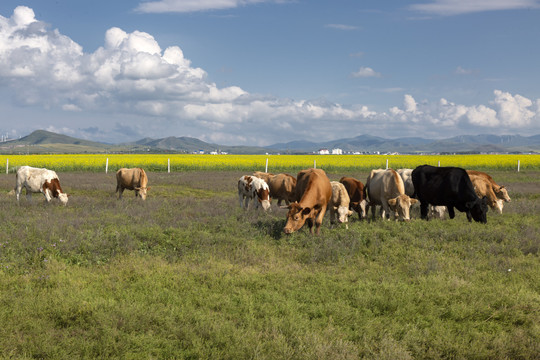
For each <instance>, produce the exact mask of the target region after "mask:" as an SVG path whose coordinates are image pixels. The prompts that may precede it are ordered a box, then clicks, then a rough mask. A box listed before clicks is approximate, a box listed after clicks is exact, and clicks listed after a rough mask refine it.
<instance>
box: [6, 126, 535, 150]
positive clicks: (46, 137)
mask: <svg viewBox="0 0 540 360" xmlns="http://www.w3.org/2000/svg"><path fill="white" fill-rule="evenodd" d="M324 148H326V149H329V150H331V149H335V148H339V149H342V150H343V152H344V153H355V152H360V153H376V152H379V153H405V154H407V153H410V154H415V153H530V152H532V153H540V135H534V136H529V137H527V136H521V135H502V136H499V135H489V134H486V135H462V136H455V137H451V138H447V139H440V140H434V139H424V138H419V137H404V138H397V139H385V138H382V137H377V136H371V135H360V136H356V137H354V138H343V139H337V140H332V141H326V142H320V143H316V142H310V141H292V142H287V143H278V144H274V145H271V146H267V147H257V146H229V145H219V144H212V143H207V142H204V141H202V140H199V139H196V138H192V137H185V136H183V137H174V136H169V137H166V138H162V139H152V138H144V139H140V140H138V141H135V142H130V143H121V144H106V143H101V142H94V141H88V140H82V139H78V138H74V137H71V136H67V135H62V134H57V133H53V132H50V131H45V130H36V131H34V132H32V133H31V134H29V135H28V136H25V137H23V138H20V139H18V140H12V141H8V142H3V143H0V153H13V154H17V153H33V154H34V153H142V152H144V153H164V152H168V153H194V152H197V153H199V152H201V151H202V152H205V153H209V152H213V151H217V152H226V153H230V154H265V153H283V154H286V153H289V154H300V153H313V152H316V151H318V150H319V149H324Z"/></svg>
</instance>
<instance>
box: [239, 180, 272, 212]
mask: <svg viewBox="0 0 540 360" xmlns="http://www.w3.org/2000/svg"><path fill="white" fill-rule="evenodd" d="M238 200H239V202H240V207H241V208H244V209H246V210H247V209H248V207H249V202H250V201H251V200H253V201H254V202H255V209H258V208H259V206H261V207H262V208H263V210H268V209H269V208H270V189H269V188H268V184H266V182H265V181H264V180H263V179H260V178H258V177H256V176H250V175H244V176H242V177H241V178H240V179H239V180H238Z"/></svg>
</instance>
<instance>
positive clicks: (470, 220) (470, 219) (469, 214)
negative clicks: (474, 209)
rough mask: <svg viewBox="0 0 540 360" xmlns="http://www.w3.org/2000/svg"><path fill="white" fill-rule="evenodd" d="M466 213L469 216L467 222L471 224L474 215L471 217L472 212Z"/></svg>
mask: <svg viewBox="0 0 540 360" xmlns="http://www.w3.org/2000/svg"><path fill="white" fill-rule="evenodd" d="M465 213H466V214H467V220H469V222H472V215H471V212H470V211H466V212H465Z"/></svg>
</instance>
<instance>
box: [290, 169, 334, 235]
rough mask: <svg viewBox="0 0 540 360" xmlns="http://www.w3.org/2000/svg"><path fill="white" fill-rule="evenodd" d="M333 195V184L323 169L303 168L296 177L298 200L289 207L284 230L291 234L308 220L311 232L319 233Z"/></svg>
mask: <svg viewBox="0 0 540 360" xmlns="http://www.w3.org/2000/svg"><path fill="white" fill-rule="evenodd" d="M331 197H332V185H330V180H329V179H328V177H327V176H326V173H325V172H324V171H323V170H321V169H307V170H302V171H300V172H299V173H298V176H297V177H296V200H297V201H298V202H294V203H292V204H289V206H287V208H288V209H289V212H288V213H287V223H286V224H285V228H284V229H283V231H284V232H285V233H286V234H291V233H293V232H295V231H297V230H299V229H300V228H301V227H302V226H304V224H305V223H306V222H307V224H308V226H309V231H310V233H312V234H313V223H314V222H315V231H316V233H317V234H319V231H320V227H321V224H322V221H323V218H324V214H325V213H326V208H327V206H328V203H329V202H330V198H331Z"/></svg>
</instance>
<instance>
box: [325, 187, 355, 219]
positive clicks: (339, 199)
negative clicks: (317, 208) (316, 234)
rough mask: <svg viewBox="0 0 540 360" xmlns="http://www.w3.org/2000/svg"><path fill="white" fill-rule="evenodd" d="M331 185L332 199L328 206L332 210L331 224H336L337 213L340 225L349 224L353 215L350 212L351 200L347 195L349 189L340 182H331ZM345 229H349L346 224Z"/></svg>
mask: <svg viewBox="0 0 540 360" xmlns="http://www.w3.org/2000/svg"><path fill="white" fill-rule="evenodd" d="M330 185H332V197H331V198H330V203H329V204H328V207H329V208H330V223H331V224H335V223H336V213H337V215H338V216H337V218H338V222H339V223H347V222H348V221H349V216H351V215H352V214H353V212H352V210H349V206H350V202H351V199H350V197H349V194H348V193H347V189H345V186H343V184H342V183H340V182H338V181H331V182H330ZM345 228H347V229H348V228H349V227H348V226H347V224H345Z"/></svg>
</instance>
